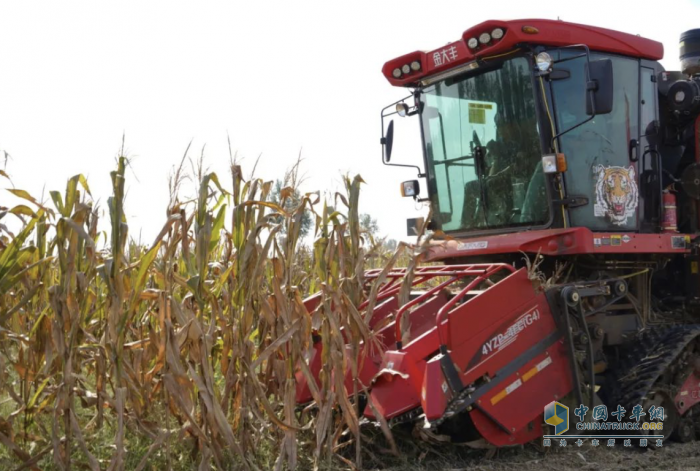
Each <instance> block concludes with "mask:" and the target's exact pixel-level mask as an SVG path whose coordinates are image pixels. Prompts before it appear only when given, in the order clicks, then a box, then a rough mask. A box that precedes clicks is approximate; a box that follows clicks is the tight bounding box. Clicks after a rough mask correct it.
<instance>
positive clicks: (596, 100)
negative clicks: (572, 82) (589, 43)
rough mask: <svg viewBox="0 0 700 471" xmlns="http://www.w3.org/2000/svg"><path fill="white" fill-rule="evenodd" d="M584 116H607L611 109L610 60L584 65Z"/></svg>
mask: <svg viewBox="0 0 700 471" xmlns="http://www.w3.org/2000/svg"><path fill="white" fill-rule="evenodd" d="M586 77H588V79H589V82H588V83H586V114H587V115H588V116H594V115H598V114H608V113H610V112H611V111H612V108H613V67H612V61H611V60H610V59H601V60H597V61H592V62H589V63H587V64H586Z"/></svg>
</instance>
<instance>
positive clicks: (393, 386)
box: [364, 351, 425, 419]
mask: <svg viewBox="0 0 700 471" xmlns="http://www.w3.org/2000/svg"><path fill="white" fill-rule="evenodd" d="M424 369H425V362H424V361H416V359H415V358H413V357H411V356H410V355H409V354H408V353H407V352H405V351H401V352H397V351H389V352H386V353H385V354H384V359H383V361H382V366H381V370H380V372H379V374H378V375H377V378H376V379H375V382H374V384H373V385H372V390H371V392H370V399H369V400H370V401H371V402H372V404H374V406H375V407H376V408H377V411H378V412H379V413H380V414H381V415H382V416H383V417H384V418H386V419H391V418H393V417H396V416H397V415H401V414H403V413H405V412H409V411H411V410H413V409H415V408H417V407H419V406H420V388H421V386H422V384H423V373H424ZM364 413H365V415H366V416H367V417H369V418H370V419H376V418H377V417H376V416H375V415H374V412H373V411H372V409H371V408H370V406H369V405H367V407H366V408H365V412H364Z"/></svg>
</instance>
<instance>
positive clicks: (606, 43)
mask: <svg viewBox="0 0 700 471" xmlns="http://www.w3.org/2000/svg"><path fill="white" fill-rule="evenodd" d="M497 28H500V29H501V30H503V37H501V38H500V39H491V41H490V42H488V43H487V44H482V43H479V45H478V46H477V47H476V48H474V49H471V48H469V47H468V45H467V43H468V41H469V40H470V39H471V38H476V39H477V41H478V38H479V36H480V35H482V34H483V33H489V34H491V33H492V32H493V30H495V29H497ZM525 43H527V44H529V45H543V46H558V47H560V46H571V45H575V44H585V45H586V46H588V48H589V49H591V50H594V51H602V52H609V53H613V54H620V55H625V56H631V57H636V58H641V59H650V60H660V59H661V58H663V55H664V47H663V45H662V44H661V43H660V42H657V41H653V40H651V39H646V38H643V37H641V36H635V35H632V34H627V33H621V32H619V31H613V30H610V29H605V28H598V27H596V26H587V25H581V24H577V23H568V22H565V21H559V20H537V19H530V20H508V21H501V20H489V21H485V22H483V23H480V24H478V25H476V26H474V27H472V28H469V29H468V30H466V31H465V32H464V33H463V34H462V37H461V38H460V39H459V40H457V41H455V42H452V43H449V44H447V45H446V46H443V47H440V48H438V49H435V50H432V51H427V52H426V51H415V52H411V53H409V54H405V55H403V56H401V57H397V58H396V59H392V60H390V61H389V62H387V63H385V64H384V67H382V73H383V74H384V76H385V77H386V78H387V80H389V83H391V84H392V85H394V86H398V87H415V86H418V85H419V84H420V81H421V80H422V79H425V78H427V77H429V76H432V75H435V74H438V73H440V72H444V71H447V70H450V69H452V68H454V67H457V66H459V65H462V64H468V63H471V62H473V61H474V60H478V59H489V58H495V57H497V56H500V55H502V54H508V53H512V52H514V51H515V50H516V49H518V46H519V45H520V44H525ZM415 62H417V63H418V64H419V68H418V70H415V68H411V64H412V63H413V64H414V67H415V66H416V64H415ZM406 65H408V68H410V69H411V70H410V72H408V73H404V72H402V73H401V75H400V76H399V77H395V76H394V75H393V74H394V71H395V69H397V68H398V69H399V70H401V69H402V68H403V67H404V66H406Z"/></svg>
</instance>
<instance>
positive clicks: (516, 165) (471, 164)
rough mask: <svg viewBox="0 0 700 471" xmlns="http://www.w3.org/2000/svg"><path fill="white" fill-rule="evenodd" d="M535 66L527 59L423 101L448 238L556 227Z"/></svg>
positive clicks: (453, 82)
mask: <svg viewBox="0 0 700 471" xmlns="http://www.w3.org/2000/svg"><path fill="white" fill-rule="evenodd" d="M532 83H533V82H532V75H531V64H530V62H529V60H528V59H527V58H525V57H517V58H514V59H511V60H508V61H506V62H504V63H503V64H502V65H501V66H500V67H499V68H497V69H492V70H489V71H487V72H483V73H481V74H478V75H473V76H470V77H466V78H460V77H457V78H455V79H447V80H445V81H443V82H439V83H437V84H435V85H431V86H429V87H427V88H425V89H424V90H422V93H421V95H420V96H421V102H422V106H421V126H422V131H423V141H424V145H425V155H426V163H427V169H428V179H429V181H428V187H429V192H430V199H431V202H432V205H433V218H434V220H435V221H436V222H437V223H438V225H439V227H440V228H441V229H442V230H443V231H445V232H466V231H473V230H487V229H495V228H504V227H510V226H516V227H518V226H538V225H542V224H545V223H546V222H547V221H548V220H549V203H548V200H547V194H546V189H545V178H544V174H543V173H542V165H541V159H542V153H541V150H540V138H539V130H538V126H537V118H536V113H535V93H534V91H533V85H532Z"/></svg>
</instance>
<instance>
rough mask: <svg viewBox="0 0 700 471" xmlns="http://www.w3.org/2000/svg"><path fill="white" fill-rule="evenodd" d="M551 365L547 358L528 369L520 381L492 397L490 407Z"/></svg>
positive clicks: (517, 380)
mask: <svg viewBox="0 0 700 471" xmlns="http://www.w3.org/2000/svg"><path fill="white" fill-rule="evenodd" d="M551 363H552V358H551V357H549V356H548V357H547V358H545V359H544V360H542V361H541V362H539V363H538V364H537V365H535V366H533V367H532V368H530V369H529V370H528V371H527V372H526V373H525V374H524V375H523V377H522V380H521V379H520V378H518V379H516V380H515V381H513V382H512V383H510V384H509V385H508V386H506V388H505V389H503V390H501V391H500V392H499V393H498V394H496V395H495V396H493V397H492V398H491V405H496V404H498V403H499V402H500V401H502V400H503V398H505V397H506V396H507V395H508V394H510V393H512V392H513V391H515V390H516V389H518V388H519V387H520V386H522V385H523V382H525V381H528V380H529V379H531V378H532V377H533V376H535V375H536V374H537V373H539V372H540V371H542V370H543V369H545V368H547V366H549V365H550V364H551Z"/></svg>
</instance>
